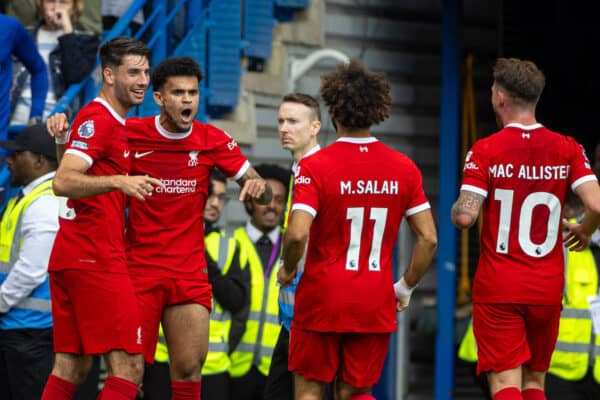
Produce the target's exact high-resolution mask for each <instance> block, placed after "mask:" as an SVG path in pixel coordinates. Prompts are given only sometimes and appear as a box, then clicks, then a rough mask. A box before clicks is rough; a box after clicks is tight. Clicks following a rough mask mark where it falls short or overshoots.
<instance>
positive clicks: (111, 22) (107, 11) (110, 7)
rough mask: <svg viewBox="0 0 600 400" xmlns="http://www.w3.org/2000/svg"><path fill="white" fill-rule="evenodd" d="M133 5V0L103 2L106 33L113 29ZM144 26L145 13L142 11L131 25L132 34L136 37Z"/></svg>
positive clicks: (105, 0)
mask: <svg viewBox="0 0 600 400" xmlns="http://www.w3.org/2000/svg"><path fill="white" fill-rule="evenodd" d="M132 3H133V1H132V0H102V29H104V30H105V31H108V30H110V29H112V27H113V26H115V24H116V23H117V21H118V20H119V18H121V17H122V16H123V14H125V12H126V11H127V10H128V9H129V7H131V4H132ZM142 8H143V7H142ZM143 24H144V13H143V11H142V10H140V11H138V12H137V13H136V14H135V16H134V17H133V20H132V21H131V23H130V24H129V28H130V29H131V34H132V35H135V33H136V32H137V31H138V30H139V29H140V28H141V27H142V25H143Z"/></svg>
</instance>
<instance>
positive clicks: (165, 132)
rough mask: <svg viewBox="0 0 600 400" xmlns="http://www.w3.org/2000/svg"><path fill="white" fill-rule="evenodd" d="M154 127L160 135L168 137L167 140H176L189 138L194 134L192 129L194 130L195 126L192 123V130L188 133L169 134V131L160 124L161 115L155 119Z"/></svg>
mask: <svg viewBox="0 0 600 400" xmlns="http://www.w3.org/2000/svg"><path fill="white" fill-rule="evenodd" d="M154 125H155V126H156V130H157V131H158V133H160V134H161V135H162V136H164V137H166V138H167V139H174V140H180V139H185V138H186V137H188V136H190V135H191V134H192V129H193V128H194V124H193V123H192V126H190V129H189V130H188V131H187V132H177V133H173V132H169V131H168V130H166V129H165V128H163V127H162V125H161V124H160V115H157V116H156V117H154Z"/></svg>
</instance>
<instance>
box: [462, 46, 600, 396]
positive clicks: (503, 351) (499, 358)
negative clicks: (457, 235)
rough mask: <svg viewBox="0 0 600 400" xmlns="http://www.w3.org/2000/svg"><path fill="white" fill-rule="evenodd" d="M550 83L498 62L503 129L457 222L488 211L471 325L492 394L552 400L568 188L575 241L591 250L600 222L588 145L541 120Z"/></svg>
mask: <svg viewBox="0 0 600 400" xmlns="http://www.w3.org/2000/svg"><path fill="white" fill-rule="evenodd" d="M544 85H545V77H544V74H543V73H542V72H541V71H540V70H539V69H538V68H537V66H536V65H535V64H534V63H532V62H530V61H524V60H519V59H514V58H511V59H507V58H500V59H498V60H497V62H496V64H495V66H494V82H493V85H492V106H493V109H494V112H495V113H496V119H497V122H498V125H499V127H500V131H498V132H496V133H494V134H492V135H490V136H488V137H486V138H483V139H480V140H479V141H477V142H476V143H475V144H474V145H473V147H472V148H471V149H470V151H469V152H468V153H467V157H466V160H465V164H464V177H463V181H462V186H461V188H460V196H459V198H458V200H457V201H456V203H455V204H454V206H453V207H452V215H451V218H452V221H453V223H454V224H455V225H456V226H458V227H459V228H468V227H470V226H472V225H473V224H474V223H475V221H476V220H477V217H478V215H479V212H480V210H481V209H482V208H483V229H482V233H481V253H480V256H479V264H478V266H477V272H476V274H475V280H474V282H473V331H474V334H475V338H476V341H477V353H478V359H479V361H478V364H477V372H478V373H482V372H487V373H488V380H489V382H490V390H491V394H492V396H493V399H494V400H519V399H525V400H543V399H545V398H546V397H545V395H544V391H543V390H544V376H545V373H546V371H547V370H548V367H549V365H550V359H551V357H552V352H553V351H554V346H555V342H556V338H557V335H558V324H559V319H560V312H561V302H562V295H563V287H564V255H563V248H562V243H561V242H562V240H561V238H560V234H561V230H562V229H561V228H562V226H561V215H562V209H563V206H564V203H565V198H566V195H567V191H568V190H569V187H570V188H571V190H573V191H574V192H575V193H576V194H577V195H578V196H579V197H580V198H581V199H582V200H583V202H584V204H585V205H586V213H585V218H584V220H583V221H582V223H581V224H569V223H566V224H565V225H566V226H567V227H568V228H569V229H571V230H572V231H573V233H572V234H571V235H570V237H569V238H568V239H567V245H574V246H575V247H574V248H572V249H576V250H579V249H583V248H585V247H587V245H588V243H589V240H590V237H591V234H592V232H593V231H594V229H595V227H596V226H597V224H598V222H600V221H599V219H598V213H600V188H599V187H598V182H597V179H596V176H595V175H594V173H593V172H592V171H591V169H590V163H589V161H588V159H587V157H586V155H585V153H584V151H583V148H582V147H581V145H580V144H579V143H577V142H576V141H575V140H573V139H572V138H570V137H567V136H563V135H561V134H558V133H556V132H552V131H551V130H549V129H547V128H546V127H544V126H543V125H541V124H540V123H538V122H537V120H536V118H535V108H536V105H537V102H538V100H539V98H540V95H541V93H542V90H543V89H544ZM577 241H579V243H577ZM570 247H571V246H570Z"/></svg>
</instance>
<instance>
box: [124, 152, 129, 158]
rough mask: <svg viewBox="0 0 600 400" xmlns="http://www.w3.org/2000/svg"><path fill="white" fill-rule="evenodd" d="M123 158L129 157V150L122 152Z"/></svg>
mask: <svg viewBox="0 0 600 400" xmlns="http://www.w3.org/2000/svg"><path fill="white" fill-rule="evenodd" d="M123 157H125V158H127V157H129V150H127V151H124V152H123Z"/></svg>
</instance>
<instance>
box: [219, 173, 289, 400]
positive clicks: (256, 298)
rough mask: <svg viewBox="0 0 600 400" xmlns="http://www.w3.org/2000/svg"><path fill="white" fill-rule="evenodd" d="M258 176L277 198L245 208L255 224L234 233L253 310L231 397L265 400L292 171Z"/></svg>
mask: <svg viewBox="0 0 600 400" xmlns="http://www.w3.org/2000/svg"><path fill="white" fill-rule="evenodd" d="M256 170H257V171H258V173H259V174H260V175H261V176H262V177H263V178H265V179H266V180H267V182H269V184H270V185H271V188H272V190H273V198H272V200H271V202H270V203H269V204H266V205H260V204H258V203H257V202H256V201H253V200H248V201H246V202H245V203H244V206H245V208H246V212H247V213H248V215H249V216H250V220H249V221H248V222H247V223H246V226H245V227H240V228H238V229H236V231H235V232H234V236H235V237H236V239H237V241H238V243H239V246H240V247H241V250H242V254H243V256H244V257H247V258H248V268H250V281H251V286H250V310H249V316H248V321H247V322H246V329H245V331H244V334H243V336H242V339H241V341H240V343H239V344H238V345H237V347H236V348H235V350H234V351H233V353H232V354H231V367H230V369H229V371H230V374H231V385H230V391H229V394H230V398H231V399H238V400H262V399H263V396H264V390H265V383H266V378H267V375H268V374H269V369H270V365H271V356H272V354H273V349H274V348H275V344H276V343H277V336H278V335H279V331H280V329H281V328H280V326H279V320H278V311H279V310H278V308H279V307H278V304H277V299H278V297H279V287H278V286H277V269H278V268H279V257H280V250H281V223H282V221H283V214H284V211H285V202H286V199H287V185H288V181H289V179H290V175H289V172H288V171H287V170H285V169H283V168H281V167H279V166H277V165H270V164H261V165H258V166H257V167H256Z"/></svg>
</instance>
